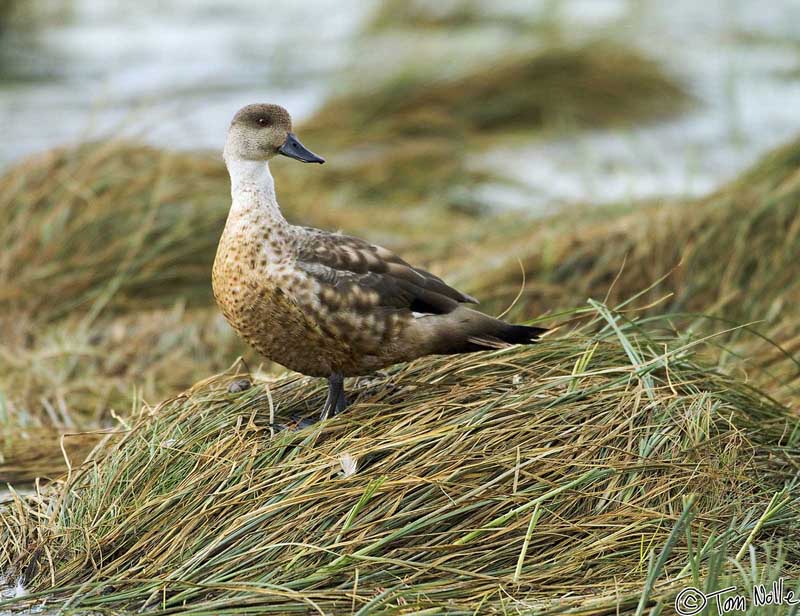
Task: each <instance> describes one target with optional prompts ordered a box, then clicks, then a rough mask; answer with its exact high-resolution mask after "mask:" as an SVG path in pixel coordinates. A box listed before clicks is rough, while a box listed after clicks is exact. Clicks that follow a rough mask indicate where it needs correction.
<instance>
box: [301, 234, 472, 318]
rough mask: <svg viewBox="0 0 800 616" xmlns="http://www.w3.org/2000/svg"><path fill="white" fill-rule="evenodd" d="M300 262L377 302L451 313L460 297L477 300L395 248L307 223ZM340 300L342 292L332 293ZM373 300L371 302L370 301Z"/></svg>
mask: <svg viewBox="0 0 800 616" xmlns="http://www.w3.org/2000/svg"><path fill="white" fill-rule="evenodd" d="M305 231H306V233H304V235H303V241H302V243H300V244H299V245H298V246H297V249H296V255H297V265H298V267H299V268H301V269H302V270H303V271H305V272H306V273H307V274H308V275H310V276H312V277H313V278H315V279H316V280H317V281H318V282H320V283H322V284H324V285H328V286H329V287H331V288H332V289H333V291H334V292H335V293H337V294H338V295H339V300H340V301H344V298H353V297H355V298H363V297H371V298H374V299H375V302H376V305H378V306H381V307H384V308H391V309H406V310H411V311H413V312H418V313H425V314H446V313H448V312H452V311H453V310H455V308H456V307H457V306H458V304H459V303H462V302H469V303H477V302H476V300H475V299H474V298H472V297H470V296H469V295H466V294H465V293H462V292H460V291H458V290H457V289H454V288H452V287H450V286H448V285H447V284H446V283H445V282H444V281H443V280H442V279H441V278H439V277H438V276H434V275H433V274H431V273H430V272H426V271H425V270H423V269H420V268H416V267H413V266H411V265H409V264H408V263H407V262H405V261H404V260H403V259H401V258H400V257H398V256H397V255H396V254H394V253H393V252H391V251H389V250H387V249H385V248H382V247H380V246H375V245H374V244H370V243H369V242H365V241H364V240H361V239H358V238H355V237H350V236H347V235H339V234H331V233H325V232H323V231H318V230H316V229H305ZM330 300H331V301H334V302H335V301H336V298H330ZM365 303H366V304H369V303H370V302H365Z"/></svg>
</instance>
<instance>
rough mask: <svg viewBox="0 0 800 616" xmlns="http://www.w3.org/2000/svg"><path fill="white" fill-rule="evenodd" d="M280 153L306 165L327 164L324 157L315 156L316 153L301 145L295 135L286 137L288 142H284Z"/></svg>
mask: <svg viewBox="0 0 800 616" xmlns="http://www.w3.org/2000/svg"><path fill="white" fill-rule="evenodd" d="M278 152H279V153H281V154H283V155H284V156H288V157H289V158H294V159H295V160H301V161H303V162H304V163H319V164H320V165H321V164H322V163H324V162H325V159H324V158H322V156H317V155H316V154H314V152H312V151H311V150H309V149H308V148H307V147H306V146H304V145H303V144H302V143H300V140H299V139H298V138H297V137H295V134H294V133H289V135H288V136H287V137H286V141H284V142H283V145H282V146H281V147H279V148H278Z"/></svg>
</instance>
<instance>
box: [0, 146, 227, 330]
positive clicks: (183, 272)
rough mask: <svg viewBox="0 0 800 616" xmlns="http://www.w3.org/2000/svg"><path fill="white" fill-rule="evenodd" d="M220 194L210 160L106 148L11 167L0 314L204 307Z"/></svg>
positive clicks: (0, 187) (221, 183)
mask: <svg viewBox="0 0 800 616" xmlns="http://www.w3.org/2000/svg"><path fill="white" fill-rule="evenodd" d="M226 184H227V177H226V175H225V169H224V167H223V166H222V165H221V164H220V163H219V162H218V161H215V160H213V159H211V158H210V157H206V156H202V155H191V154H173V153H170V152H167V151H159V150H156V149H153V148H148V147H145V146H135V145H131V144H128V143H124V144H123V143H117V142H109V143H104V144H87V145H84V146H81V147H79V148H77V149H56V150H52V151H50V152H47V153H45V154H43V155H41V156H39V157H35V158H33V159H30V160H29V161H27V162H25V163H23V164H21V165H19V166H17V167H15V168H13V169H11V170H10V171H9V172H8V173H6V174H5V175H4V176H3V177H2V178H0V209H2V211H3V212H4V216H5V217H6V220H5V221H4V224H3V226H2V227H0V241H1V242H2V243H3V246H4V249H3V252H2V254H1V255H0V307H2V308H3V309H4V311H9V310H18V311H20V312H24V313H26V314H28V315H29V316H30V317H32V318H33V319H34V320H47V319H51V318H55V317H59V316H64V315H70V314H73V315H74V314H75V312H76V311H77V310H83V311H86V312H87V313H89V314H90V315H93V314H97V313H99V312H100V311H102V310H103V309H104V308H105V307H107V306H108V304H113V305H115V306H125V307H127V308H134V307H152V306H153V305H159V306H171V305H173V304H174V303H175V301H176V300H177V299H181V300H182V301H187V302H189V303H190V304H191V303H193V302H203V303H208V301H209V299H210V289H209V285H208V272H209V270H210V267H211V263H212V262H213V258H214V253H215V251H216V244H217V241H218V239H219V234H220V233H221V230H222V227H223V225H224V221H225V216H226V215H227V209H228V206H229V205H230V197H229V189H228V188H227V186H226Z"/></svg>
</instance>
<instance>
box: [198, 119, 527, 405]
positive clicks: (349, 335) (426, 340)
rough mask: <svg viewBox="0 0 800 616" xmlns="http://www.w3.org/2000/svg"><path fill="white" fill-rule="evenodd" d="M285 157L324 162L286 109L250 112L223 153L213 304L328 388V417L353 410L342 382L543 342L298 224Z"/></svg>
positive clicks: (401, 265) (415, 272) (383, 255)
mask: <svg viewBox="0 0 800 616" xmlns="http://www.w3.org/2000/svg"><path fill="white" fill-rule="evenodd" d="M276 154H284V155H286V156H289V157H291V158H296V159H298V160H302V161H304V162H323V160H322V159H321V158H320V157H318V156H316V155H315V154H313V153H311V152H309V151H308V150H307V149H305V147H304V146H302V144H301V143H300V142H299V141H298V140H297V138H296V137H295V136H294V135H293V133H292V132H291V120H290V118H289V114H288V113H287V112H286V110H285V109H283V108H282V107H278V106H276V105H248V106H247V107H245V108H243V109H242V110H240V111H239V112H238V113H237V114H236V116H235V117H234V119H233V121H232V122H231V127H230V129H229V131H228V139H227V142H226V145H225V161H226V164H227V166H228V170H229V172H230V175H231V195H232V201H233V202H232V205H231V210H230V213H229V215H228V220H227V223H226V225H225V230H224V232H223V234H222V238H221V239H220V243H219V247H218V249H217V256H216V259H215V261H214V270H213V287H214V296H215V298H216V300H217V303H218V304H219V306H220V308H221V310H222V313H223V314H224V315H225V318H226V319H227V320H228V322H229V323H230V324H231V325H232V326H233V327H234V329H236V331H237V332H239V334H240V335H241V336H242V337H243V338H244V339H245V340H246V341H247V342H248V343H249V344H251V345H252V346H253V347H254V348H255V349H256V350H257V351H259V352H260V353H262V354H263V355H264V356H266V357H268V358H269V359H271V360H273V361H276V362H278V363H279V364H282V365H284V366H286V367H287V368H290V369H291V370H295V371H297V372H301V373H303V374H308V375H313V376H324V377H327V378H328V379H329V383H330V388H329V395H328V401H327V402H326V405H325V409H324V411H323V413H325V412H327V411H333V412H335V411H337V410H341V409H342V408H344V405H345V400H344V392H343V390H342V384H341V383H342V377H343V376H355V375H361V374H367V373H370V372H373V371H375V370H378V369H380V368H383V367H386V366H389V365H392V364H395V363H398V362H402V361H409V360H412V359H415V358H417V357H421V356H423V355H429V354H439V353H462V352H469V351H476V350H480V349H486V348H491V347H492V346H494V345H496V344H498V343H530V342H533V341H535V340H536V338H538V336H539V335H540V334H541V332H542V331H543V330H541V329H540V328H536V327H527V326H523V325H511V324H508V323H505V322H503V321H501V320H498V319H495V318H493V317H489V316H487V315H484V314H482V313H480V312H477V311H476V310H473V309H470V308H468V307H466V306H464V303H475V300H474V299H473V298H472V297H470V296H468V295H465V294H464V293H461V292H460V291H457V290H456V289H453V288H452V287H449V286H448V285H447V284H446V283H445V282H444V281H442V280H441V279H440V278H438V277H436V276H434V275H433V274H431V273H429V272H426V271H424V270H421V269H419V268H416V267H413V266H411V265H409V264H408V263H406V262H405V261H403V259H401V258H400V257H398V256H397V255H395V254H394V253H392V252H391V251H389V250H387V249H385V248H381V247H380V246H375V245H373V244H370V243H369V242H366V241H364V240H361V239H358V238H354V237H349V236H346V235H340V234H335V233H328V232H325V231H320V230H318V229H310V228H307V227H300V226H295V225H291V224H289V223H288V222H287V221H286V220H285V219H284V217H283V215H282V214H281V212H280V209H279V207H278V203H277V199H276V197H275V190H274V183H273V181H272V176H271V175H270V173H269V168H268V165H267V161H268V160H269V159H270V158H272V157H273V156H275V155H276Z"/></svg>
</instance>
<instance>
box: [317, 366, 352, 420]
mask: <svg viewBox="0 0 800 616" xmlns="http://www.w3.org/2000/svg"><path fill="white" fill-rule="evenodd" d="M346 408H347V398H346V397H345V395H344V376H342V375H341V374H332V375H330V376H329V377H328V397H327V398H325V405H324V406H323V407H322V415H321V417H320V419H327V418H328V417H329V416H330V417H333V416H334V415H336V414H338V413H341V412H342V411H343V410H345V409H346Z"/></svg>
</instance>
